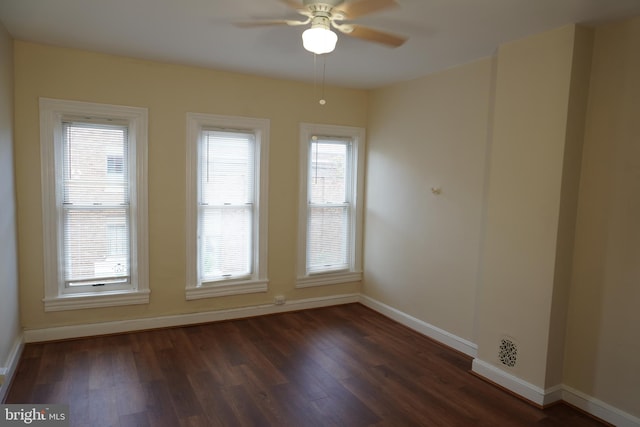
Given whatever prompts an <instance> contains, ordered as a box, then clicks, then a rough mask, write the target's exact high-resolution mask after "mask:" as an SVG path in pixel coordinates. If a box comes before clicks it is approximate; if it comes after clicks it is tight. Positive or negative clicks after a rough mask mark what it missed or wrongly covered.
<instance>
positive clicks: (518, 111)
mask: <svg viewBox="0 0 640 427" xmlns="http://www.w3.org/2000/svg"><path fill="white" fill-rule="evenodd" d="M575 34H576V28H575V26H567V27H564V28H561V29H558V30H555V31H550V32H546V33H544V34H540V35H536V36H534V37H529V38H526V39H524V40H519V41H516V42H512V43H509V44H506V45H504V46H501V47H500V49H499V51H498V66H497V78H496V82H497V84H496V94H495V116H494V117H495V118H494V121H493V140H492V145H491V160H490V162H491V170H490V172H489V187H488V199H487V221H486V240H485V244H484V246H483V249H482V251H483V260H484V262H483V266H482V291H481V292H480V294H479V300H478V331H479V333H478V337H477V344H478V347H479V349H478V357H479V359H481V360H483V361H485V362H488V363H491V364H494V365H496V366H498V367H500V368H501V369H508V368H507V367H506V366H505V365H503V364H501V363H500V361H499V358H498V354H499V347H500V343H501V340H502V339H503V338H505V337H506V338H508V339H510V340H512V341H515V343H516V344H517V346H518V354H517V357H518V358H517V363H516V365H515V366H514V367H513V368H511V369H510V373H512V374H514V375H516V376H518V377H519V378H521V379H523V380H525V381H527V382H529V383H531V384H533V385H536V386H538V387H541V388H543V389H544V388H546V387H548V386H553V385H558V384H559V381H560V379H561V378H556V379H557V380H558V383H556V384H547V383H546V376H547V366H548V362H549V361H548V360H547V356H548V351H549V343H550V342H553V343H554V344H555V340H551V341H550V331H551V330H552V329H555V328H561V329H564V324H563V323H560V324H554V325H552V324H551V309H552V300H553V297H554V291H555V290H556V289H557V288H556V287H566V286H568V279H569V278H568V277H561V278H562V279H564V280H566V281H567V283H556V280H555V279H556V278H557V277H556V273H558V268H563V266H558V265H557V264H556V259H559V261H561V262H567V260H568V261H570V258H571V257H570V256H569V257H567V256H566V255H565V254H561V253H559V252H558V248H557V244H558V241H559V240H561V239H562V236H563V234H564V233H568V234H569V235H570V233H571V231H572V230H573V227H572V225H573V224H572V223H573V221H571V220H570V221H567V223H566V224H562V225H564V226H565V227H569V228H570V229H562V228H560V225H561V224H560V219H561V215H562V212H561V192H563V191H564V193H565V194H564V196H565V197H570V196H571V192H574V193H575V192H577V186H575V185H573V186H572V188H569V187H566V188H563V185H562V184H563V181H564V180H565V179H567V177H565V176H564V174H565V172H566V170H565V166H566V164H567V162H565V159H564V154H565V151H569V152H571V151H575V150H574V149H573V148H570V147H568V143H567V133H568V132H569V125H568V119H569V118H568V106H569V103H570V87H571V77H572V64H573V58H574V43H575ZM577 142H578V143H579V144H581V139H580V140H578V141H577ZM578 154H579V152H578ZM570 163H571V164H572V165H573V164H575V162H570ZM576 172H579V170H578V171H576V170H574V174H576ZM575 179H577V174H576V178H575ZM571 181H573V180H571ZM574 215H575V209H574ZM569 255H570V252H569ZM565 271H566V269H565ZM561 276H562V275H561ZM557 296H558V295H556V297H557ZM556 302H558V301H556ZM560 310H561V312H564V311H566V303H565V306H564V307H560ZM556 317H557V316H556ZM559 356H560V359H559V363H560V364H561V363H562V358H561V356H562V355H561V354H560V355H559ZM554 378H555V377H554Z"/></svg>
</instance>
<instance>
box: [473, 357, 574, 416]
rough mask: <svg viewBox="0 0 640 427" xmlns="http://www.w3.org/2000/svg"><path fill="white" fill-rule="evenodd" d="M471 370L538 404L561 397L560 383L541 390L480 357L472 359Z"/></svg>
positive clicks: (552, 401) (551, 401)
mask: <svg viewBox="0 0 640 427" xmlns="http://www.w3.org/2000/svg"><path fill="white" fill-rule="evenodd" d="M471 370H472V371H473V372H474V373H476V374H478V375H480V376H481V377H484V378H486V379H487V380H489V381H491V382H493V383H495V384H498V385H499V386H501V387H504V388H506V389H507V390H509V391H511V392H513V393H515V394H517V395H519V396H521V397H523V398H525V399H527V400H529V401H530V402H533V403H535V404H536V405H539V406H544V405H549V404H550V403H554V402H557V401H558V400H561V399H562V387H561V386H560V385H557V386H555V387H552V388H549V389H547V390H543V389H541V388H540V387H538V386H536V385H533V384H531V383H529V382H527V381H524V380H522V379H520V378H518V377H516V376H515V375H512V374H510V373H508V372H505V371H503V370H502V369H500V368H498V367H496V366H494V365H492V364H490V363H487V362H484V361H482V360H480V359H473V364H472V366H471Z"/></svg>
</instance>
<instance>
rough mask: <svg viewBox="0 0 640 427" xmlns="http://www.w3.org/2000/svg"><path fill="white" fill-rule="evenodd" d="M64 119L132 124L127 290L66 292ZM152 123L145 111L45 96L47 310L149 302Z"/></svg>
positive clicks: (42, 138) (42, 125) (42, 142)
mask: <svg viewBox="0 0 640 427" xmlns="http://www.w3.org/2000/svg"><path fill="white" fill-rule="evenodd" d="M65 116H81V117H82V116H94V117H102V118H110V119H118V120H125V121H127V123H128V124H129V138H130V140H129V150H130V151H129V156H130V167H131V172H132V174H131V175H130V176H135V179H136V182H135V188H133V191H132V193H131V194H130V197H131V200H132V201H134V203H131V209H132V210H133V216H134V217H133V218H134V220H133V221H132V224H131V235H132V236H134V238H133V239H132V242H131V243H132V245H131V283H132V286H131V288H129V289H126V290H110V291H100V290H96V291H95V292H82V293H81V292H77V293H66V292H64V284H63V282H64V281H63V280H62V271H61V268H59V263H60V260H59V256H58V255H59V253H60V250H59V248H60V243H59V242H60V241H61V236H59V235H58V234H59V230H60V227H59V222H58V221H60V218H61V214H60V212H59V211H58V208H57V200H56V199H57V197H59V195H58V194H57V187H56V164H60V162H61V158H60V154H59V152H60V150H56V147H59V146H61V144H62V141H61V140H60V138H62V130H61V129H62V119H63V118H64V117H65ZM147 123H148V112H147V109H146V108H140V107H127V106H120V105H110V104H96V103H90V102H80V101H67V100H59V99H50V98H40V157H41V167H42V175H41V179H42V215H43V218H42V221H43V232H44V233H43V243H44V291H45V297H44V299H43V302H44V309H45V311H63V310H77V309H86V308H97V307H111V306H120V305H132V304H148V303H149V293H150V291H149V262H148V237H147V236H148V230H147Z"/></svg>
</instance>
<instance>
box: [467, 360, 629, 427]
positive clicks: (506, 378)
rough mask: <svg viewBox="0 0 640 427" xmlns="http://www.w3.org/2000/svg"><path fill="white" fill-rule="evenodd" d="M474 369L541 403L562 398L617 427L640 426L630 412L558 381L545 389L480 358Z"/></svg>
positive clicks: (514, 391) (547, 403)
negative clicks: (557, 383)
mask: <svg viewBox="0 0 640 427" xmlns="http://www.w3.org/2000/svg"><path fill="white" fill-rule="evenodd" d="M472 370H473V372H475V373H476V374H478V375H480V376H482V377H484V378H486V379H488V380H489V381H491V382H493V383H496V384H498V385H500V386H502V387H504V388H505V389H507V390H509V391H511V392H513V393H515V394H517V395H519V396H521V397H523V398H525V399H527V400H529V401H531V402H533V403H535V404H537V405H540V406H545V405H549V404H551V403H554V402H558V401H560V400H563V401H565V402H567V403H569V404H571V405H573V406H575V407H576V408H579V409H581V410H583V411H585V412H586V413H588V414H591V415H593V416H595V417H597V418H600V419H601V420H603V421H606V422H608V423H611V424H613V425H614V426H617V427H640V418H638V417H635V416H633V415H631V414H628V413H626V412H624V411H622V410H620V409H618V408H616V407H614V406H611V405H609V404H608V403H605V402H603V401H601V400H598V399H596V398H594V397H592V396H589V395H587V394H585V393H582V392H581V391H578V390H576V389H574V388H571V387H569V386H568V385H565V384H559V385H556V386H554V387H551V388H548V389H546V390H543V389H541V388H540V387H537V386H535V385H533V384H530V383H528V382H526V381H523V380H521V379H520V378H518V377H516V376H514V375H511V374H510V373H508V372H505V371H503V370H502V369H500V368H498V367H496V366H493V365H491V364H489V363H487V362H484V361H482V360H480V359H474V360H473V366H472Z"/></svg>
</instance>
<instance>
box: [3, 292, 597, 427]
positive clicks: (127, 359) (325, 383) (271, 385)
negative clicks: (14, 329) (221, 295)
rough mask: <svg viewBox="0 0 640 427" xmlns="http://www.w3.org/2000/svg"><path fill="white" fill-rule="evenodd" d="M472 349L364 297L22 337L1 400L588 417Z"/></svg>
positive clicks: (342, 421)
mask: <svg viewBox="0 0 640 427" xmlns="http://www.w3.org/2000/svg"><path fill="white" fill-rule="evenodd" d="M470 369H471V359H470V358H469V357H467V356H465V355H463V354H461V353H459V352H456V351H454V350H451V349H449V348H447V347H444V346H443V345H441V344H439V343H436V342H435V341H432V340H430V339H429V338H426V337H424V336H422V335H420V334H418V333H417V332H415V331H412V330H410V329H408V328H406V327H404V326H402V325H400V324H398V323H395V322H393V321H392V320H390V319H388V318H386V317H384V316H381V315H380V314H378V313H375V312H374V311H372V310H370V309H368V308H366V307H364V306H362V305H360V304H348V305H343V306H336V307H326V308H322V309H314V310H306V311H299V312H291V313H283V314H278V315H270V316H263V317H255V318H249V319H240V320H233V321H224V322H217V323H210V324H203V325H195V326H187V327H182V328H168V329H161V330H153V331H142V332H137V333H130V334H121V335H112V336H101V337H93V338H86V339H80V340H70V341H62V342H50V343H39V344H27V345H26V346H25V349H24V351H23V354H22V357H21V361H20V364H19V366H18V369H17V372H16V375H15V379H14V381H13V384H12V385H11V388H10V390H9V393H8V396H7V403H67V404H69V405H70V408H69V415H70V422H71V425H72V426H79V427H84V426H122V427H129V426H142V427H144V426H153V427H163V426H168V427H169V426H170V427H176V426H185V427H186V426H221V427H226V426H275V427H281V426H292V427H299V426H304V427H314V426H318V427H325V426H340V427H345V426H346V427H350V426H380V427H381V426H393V427H397V426H403V427H404V426H407V427H411V426H430V427H431V426H443V427H456V426H460V427H467V426H469V425H475V426H486V427H494V426H500V427H509V426H513V427H520V426H529V427H536V426H537V427H543V426H544V427H581V426H585V427H596V426H603V425H605V424H602V423H600V422H598V421H597V420H595V419H593V418H591V417H589V416H587V415H585V414H583V413H581V412H579V411H577V410H575V409H573V408H571V407H569V406H567V405H563V404H559V405H556V406H554V407H552V408H549V409H546V410H540V409H538V408H535V407H533V406H531V405H529V404H528V403H526V402H524V401H522V400H520V399H518V398H516V397H514V396H512V395H510V394H508V393H505V392H504V391H503V390H500V389H498V388H496V387H494V386H492V385H490V384H489V383H487V382H485V381H482V380H481V379H479V378H477V377H476V376H474V375H471V374H470V373H469V371H470Z"/></svg>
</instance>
